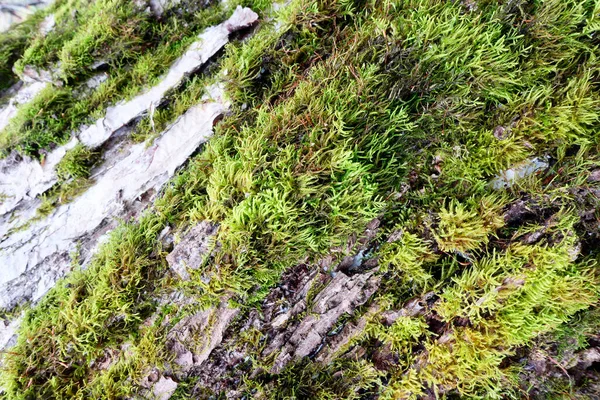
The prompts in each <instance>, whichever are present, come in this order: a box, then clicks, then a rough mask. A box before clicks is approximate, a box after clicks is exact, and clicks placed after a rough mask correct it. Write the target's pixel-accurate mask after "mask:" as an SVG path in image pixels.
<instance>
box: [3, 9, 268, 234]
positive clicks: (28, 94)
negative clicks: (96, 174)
mask: <svg viewBox="0 0 600 400" xmlns="http://www.w3.org/2000/svg"><path fill="white" fill-rule="evenodd" d="M257 20H258V15H257V14H256V13H255V12H254V11H252V10H251V9H249V8H242V7H239V6H238V7H237V8H236V10H235V11H234V13H233V14H232V16H231V17H230V18H229V19H228V20H227V21H225V22H223V23H221V24H219V25H217V26H213V27H211V28H208V29H206V30H205V31H204V32H203V33H201V34H200V35H199V36H198V39H199V40H198V41H196V42H194V43H193V44H192V45H191V46H190V48H189V49H188V51H187V52H186V53H185V54H184V55H183V56H182V57H180V58H179V59H178V60H177V61H176V62H175V63H174V64H173V65H172V66H171V68H170V70H169V72H168V73H167V74H166V75H165V76H164V77H163V79H162V80H161V82H160V83H159V84H158V85H156V86H154V87H153V88H151V89H150V90H148V91H147V92H145V93H143V94H140V95H139V96H136V97H135V98H133V99H132V100H130V101H128V102H123V103H120V104H118V105H116V106H114V107H109V108H108V109H107V110H106V115H105V116H104V117H103V118H100V119H99V120H98V121H96V123H95V124H94V125H92V126H90V127H88V128H85V129H84V130H83V131H82V132H81V133H80V134H79V141H81V143H83V144H84V145H86V146H88V147H94V148H95V147H98V146H101V145H102V144H103V143H105V142H106V141H107V140H108V139H110V138H111V137H112V136H113V134H114V133H115V132H117V131H118V130H119V129H121V128H123V127H124V126H126V125H127V124H129V123H130V122H131V121H133V120H135V119H136V118H138V117H140V116H141V115H143V114H144V113H146V112H148V111H149V110H153V109H154V108H155V107H157V106H158V105H159V104H160V103H161V101H162V100H163V98H164V96H165V94H166V93H167V92H168V91H169V90H171V89H173V88H175V87H177V86H179V85H180V84H181V83H182V82H183V81H184V80H185V79H186V78H187V76H189V75H190V74H193V73H194V72H196V71H198V70H199V69H200V68H201V67H202V66H203V65H204V64H206V62H207V61H208V60H209V59H210V58H211V57H212V56H214V55H215V54H216V53H217V52H218V51H219V50H221V49H222V48H223V47H224V46H225V45H226V44H227V43H228V41H229V35H230V34H231V33H233V32H236V31H238V30H240V29H244V28H246V27H248V26H251V25H252V24H254V23H255V22H256V21H257ZM23 78H25V77H23ZM38 78H39V77H38ZM47 85H48V83H45V82H41V81H40V82H36V81H35V80H32V83H30V84H27V85H26V86H25V87H23V88H22V89H21V90H20V91H19V93H18V94H17V96H15V100H14V102H16V103H19V104H24V103H26V102H28V101H31V100H32V99H33V98H34V97H35V95H36V94H37V93H39V92H40V91H41V90H42V89H44V88H45V87H46V86H47ZM16 112H17V107H16V106H15V105H14V104H13V102H11V103H10V104H9V106H7V107H6V108H5V109H0V130H2V129H4V128H5V127H6V125H8V123H9V121H10V119H12V117H13V116H14V115H15V114H16ZM3 125H4V126H3ZM73 140H75V141H73ZM73 140H72V141H71V142H70V143H69V144H68V145H66V146H61V147H59V148H57V149H56V150H54V151H53V152H51V153H50V154H49V156H48V157H47V158H46V160H45V162H44V164H43V165H42V164H40V163H39V162H38V161H37V160H33V159H31V158H29V157H26V158H25V159H23V160H22V161H20V162H19V161H18V160H15V159H14V158H13V159H11V160H6V161H5V160H0V194H2V198H0V216H1V215H4V214H6V213H8V212H10V211H13V210H14V209H15V208H16V207H17V206H18V205H19V203H20V202H22V201H24V200H27V199H33V198H35V197H36V196H38V195H40V194H42V193H44V192H45V191H46V190H48V189H50V187H52V185H54V184H55V183H56V182H57V176H56V171H55V168H56V165H57V164H58V163H59V162H60V160H62V158H63V157H64V155H65V153H66V151H67V150H69V149H71V148H73V147H74V146H75V144H77V142H76V139H73ZM23 177H26V178H25V179H23ZM23 222H24V221H23ZM1 233H2V232H0V234H1Z"/></svg>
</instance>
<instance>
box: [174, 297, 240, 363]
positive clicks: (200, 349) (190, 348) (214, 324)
mask: <svg viewBox="0 0 600 400" xmlns="http://www.w3.org/2000/svg"><path fill="white" fill-rule="evenodd" d="M238 313H239V310H238V309H237V308H229V307H228V306H227V302H226V301H224V302H223V303H222V304H221V305H220V306H219V307H214V308H210V309H208V310H205V311H201V312H199V313H196V314H194V315H191V316H189V317H186V318H184V319H183V320H181V321H180V322H178V323H177V325H175V326H174V327H173V329H171V331H170V332H169V333H168V335H167V348H168V349H169V351H171V352H172V353H173V354H174V355H175V363H176V364H177V365H179V367H181V372H183V373H187V372H189V371H190V370H191V369H192V368H193V367H199V366H201V365H202V364H203V363H204V362H205V361H206V360H207V359H208V357H209V356H210V353H211V352H212V351H213V350H214V349H215V347H217V346H218V345H219V344H221V341H222V340H223V333H224V332H225V329H226V328H227V326H228V325H229V323H230V322H231V321H232V320H233V319H234V318H235V317H236V316H237V315H238Z"/></svg>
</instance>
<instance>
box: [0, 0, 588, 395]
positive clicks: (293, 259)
mask: <svg viewBox="0 0 600 400" xmlns="http://www.w3.org/2000/svg"><path fill="white" fill-rule="evenodd" d="M599 7H600V6H598V5H597V2H593V1H583V2H576V1H562V0H561V1H558V0H546V1H540V2H521V3H518V4H517V5H514V4H513V2H489V1H479V2H473V4H472V7H471V6H469V5H468V4H467V3H466V2H463V3H461V2H438V1H433V0H431V1H428V0H418V1H414V0H411V1H409V0H407V1H401V0H398V1H392V0H388V1H382V2H379V1H378V2H376V1H344V2H336V1H317V0H298V1H295V2H293V3H292V4H291V5H288V6H287V7H286V8H284V9H283V11H282V14H281V16H280V18H281V19H282V27H281V28H280V30H274V29H273V26H269V25H264V26H263V27H261V28H260V29H259V30H258V32H256V34H255V35H254V36H253V37H252V38H250V39H249V40H248V41H246V42H243V43H238V44H232V45H230V46H229V47H228V48H227V52H226V56H225V59H224V60H223V61H222V64H221V66H222V69H223V72H222V73H221V75H220V76H221V77H220V78H219V79H224V80H225V81H226V86H227V91H228V94H229V96H230V98H231V99H232V102H233V105H232V114H231V115H230V116H228V117H227V118H226V119H225V120H224V121H222V122H221V123H220V124H219V125H218V126H217V127H216V133H215V137H214V138H213V139H211V141H210V142H209V143H208V144H207V145H206V147H205V148H204V149H203V151H202V153H200V154H199V155H197V156H195V157H194V158H193V159H192V160H190V162H189V165H188V166H187V167H186V169H185V170H184V171H182V172H181V173H180V174H178V175H177V176H176V177H175V178H174V179H173V181H172V182H171V184H170V186H169V187H168V189H166V191H165V194H164V195H163V196H162V197H161V199H159V200H158V201H157V203H156V204H155V205H154V207H153V208H152V209H151V210H150V211H149V212H148V213H147V214H146V215H145V216H144V217H142V219H141V220H140V221H139V222H137V223H130V224H127V225H124V226H123V227H122V228H120V229H119V230H117V232H115V233H114V234H113V236H112V237H111V239H110V240H109V242H108V243H107V244H106V245H105V246H103V248H102V251H101V253H100V254H99V255H98V256H97V257H96V258H95V260H94V261H93V263H92V266H91V267H90V269H88V270H86V271H83V272H79V273H76V274H74V275H72V276H71V277H70V278H68V279H67V280H66V281H65V282H63V284H61V285H59V286H58V287H57V288H55V289H54V290H53V291H52V292H51V293H50V294H49V296H47V298H46V299H45V300H44V301H43V302H42V303H41V304H40V305H38V306H37V307H35V308H34V309H33V310H32V311H30V313H29V314H28V317H27V319H26V323H25V326H24V327H23V330H22V332H23V333H24V334H23V335H21V339H20V342H19V344H18V345H17V347H16V348H15V354H13V355H11V356H8V357H7V359H6V366H7V372H6V374H5V375H4V381H5V387H7V389H8V396H9V398H19V397H26V396H27V395H31V396H38V397H44V396H51V397H56V398H72V397H75V398H77V397H79V398H84V397H85V396H102V393H103V392H102V391H103V390H106V391H107V392H106V393H110V395H111V396H115V397H118V396H124V395H126V394H128V393H130V392H132V391H135V382H136V379H138V378H139V377H140V376H141V375H142V373H143V370H144V368H147V367H149V366H155V365H159V364H161V362H163V363H164V362H165V361H164V360H165V359H166V360H167V361H166V363H168V362H169V361H168V356H166V355H164V354H162V353H161V351H162V350H161V349H163V348H164V347H163V344H164V341H165V337H164V336H165V329H166V328H161V327H158V326H156V325H152V326H151V327H148V326H144V325H142V321H143V320H144V318H145V317H146V316H148V315H150V314H151V313H152V312H153V311H155V310H156V306H155V305H154V304H153V303H152V301H151V298H152V297H153V296H156V295H157V294H158V293H160V292H161V290H163V289H172V288H173V286H177V287H179V288H181V289H183V290H184V291H185V293H188V294H190V295H194V296H195V298H197V299H198V301H197V306H198V307H206V306H209V305H211V304H217V303H219V302H220V301H221V300H222V298H223V296H227V298H231V301H232V302H233V303H234V304H237V305H239V306H242V307H244V309H246V310H248V309H252V308H254V307H257V306H258V305H260V304H261V302H262V300H263V299H264V298H265V296H266V295H267V294H268V293H269V291H270V290H271V289H272V287H273V286H274V285H275V284H277V282H278V281H279V279H280V277H281V274H282V273H283V272H284V271H286V270H288V269H289V268H291V267H293V266H297V265H299V264H304V265H308V266H314V265H317V261H318V260H319V259H321V258H322V257H323V256H324V255H327V254H330V253H331V252H332V249H335V250H336V251H337V253H336V255H337V256H340V257H341V256H342V255H345V254H342V253H340V252H339V250H340V249H345V248H346V245H347V243H348V239H349V238H351V237H355V236H356V235H360V232H362V231H363V230H364V227H365V226H366V225H367V223H368V222H369V221H371V220H372V219H373V218H379V219H380V221H381V223H382V225H381V226H382V227H381V231H380V232H379V234H378V235H377V237H376V238H374V239H373V241H372V243H369V245H370V249H371V251H372V254H371V255H370V257H371V258H373V259H377V260H378V263H379V267H380V269H379V272H378V273H379V274H380V276H381V286H380V288H379V290H378V292H377V293H376V294H375V295H374V297H373V298H372V299H371V302H373V303H375V304H378V305H380V306H381V307H382V308H381V309H384V310H389V309H391V310H398V309H400V308H402V307H403V306H404V305H405V303H406V302H407V301H408V300H410V299H411V298H412V297H414V296H420V295H422V294H423V293H425V292H429V293H430V294H429V297H428V299H430V302H429V303H430V304H428V305H427V307H426V308H425V309H424V311H423V312H422V315H415V316H410V315H403V316H402V317H401V318H398V319H397V320H396V321H395V322H393V323H392V324H386V323H384V321H381V319H380V318H379V315H371V316H370V317H369V321H368V324H367V327H366V328H365V331H364V332H363V334H362V335H358V336H357V338H356V339H355V340H354V341H353V342H352V343H351V345H350V346H362V347H363V349H364V351H357V352H355V353H352V354H354V355H355V354H359V356H358V359H352V360H350V359H348V358H345V354H339V357H338V358H336V359H335V360H334V362H333V364H332V365H331V366H321V365H318V364H316V363H315V362H313V361H311V360H308V359H306V360H300V361H298V363H296V364H292V365H290V366H289V367H288V368H287V369H286V370H285V372H284V373H282V374H281V375H278V376H272V375H269V374H263V375H261V376H260V377H257V376H252V377H251V376H249V375H245V376H244V380H243V382H244V383H243V384H241V389H242V390H247V391H248V392H249V393H250V392H252V393H261V394H262V395H263V397H266V396H268V395H271V396H272V397H275V398H277V397H285V396H288V397H294V396H295V397H305V398H353V397H357V398H359V397H360V396H361V395H373V396H377V395H379V396H381V397H382V398H417V397H418V396H425V395H434V396H435V395H437V396H440V397H441V396H446V395H451V394H453V393H454V394H458V395H460V396H463V397H467V398H500V397H502V396H505V397H511V396H512V397H516V396H517V395H516V394H515V393H517V392H516V390H517V387H518V381H517V379H516V377H517V376H518V373H519V365H516V364H515V363H514V362H513V361H512V359H511V358H510V357H511V356H512V355H514V354H515V351H516V350H517V349H519V348H523V347H524V346H527V345H528V344H530V343H532V341H534V340H536V338H538V337H540V335H546V334H552V332H557V334H558V332H560V331H561V330H563V329H565V328H564V327H565V326H568V324H569V323H570V322H569V321H570V320H571V319H572V318H573V317H574V316H577V315H578V313H581V312H583V310H585V309H589V308H590V307H592V305H593V304H595V303H596V302H597V299H598V280H597V276H598V274H597V264H596V263H597V260H596V258H595V257H597V256H596V255H595V254H594V253H593V251H592V250H591V249H592V248H593V247H594V243H595V242H594V240H595V238H597V219H596V220H595V219H594V218H596V217H597V215H598V214H597V213H598V211H597V210H598V199H597V196H594V193H596V192H595V191H597V190H599V189H600V188H599V183H598V182H597V180H594V179H590V178H591V177H592V174H591V171H593V170H595V169H597V168H598V166H600V159H599V158H598V155H597V153H598V146H599V144H600V142H599V141H598V134H597V132H598V128H600V126H599V125H600V124H599V120H598V116H599V115H600V108H599V107H600V98H599V97H598V90H597V89H598V82H597V79H596V78H597V75H598V72H600V69H599V67H598V63H597V61H596V60H597V57H598V56H599V54H598V46H597V40H596V39H595V33H596V31H597V29H598V20H597V18H598V17H597V15H598V10H599ZM161 49H162V47H161V46H158V45H157V46H156V47H155V48H154V51H155V52H156V54H159V55H160V54H162V53H161V51H162V50H161ZM148 54H149V55H152V54H154V53H152V52H149V53H148ZM140 60H142V59H140ZM143 60H144V61H143V62H146V61H147V59H146V58H143ZM140 62H142V61H140ZM136 65H139V70H137V71H138V72H136V73H140V74H141V73H142V71H146V70H147V68H146V66H145V64H136ZM133 70H136V69H135V68H134V69H133ZM225 70H226V71H227V74H225ZM124 73H125V72H124ZM125 76H130V75H123V77H125ZM211 79H212V78H211V77H210V76H208V77H203V78H195V80H192V81H191V82H190V83H189V84H188V85H187V86H186V87H185V88H183V90H182V91H181V92H178V93H175V94H173V95H172V101H171V102H170V104H169V105H168V106H166V107H164V108H162V109H160V110H157V112H156V113H155V114H154V115H153V117H152V118H153V119H150V118H148V119H146V120H144V121H143V122H142V124H141V125H140V127H139V131H138V135H139V138H140V139H144V138H147V137H149V136H151V135H152V134H153V133H154V131H153V129H159V128H160V127H163V126H165V125H166V124H168V123H169V122H170V121H172V120H173V119H174V118H176V117H177V116H178V115H179V114H181V113H182V112H183V111H184V110H185V109H187V108H188V107H189V106H190V105H191V104H193V103H194V101H195V100H198V98H199V97H201V95H202V93H203V89H202V87H203V84H204V83H205V82H208V81H211ZM115 82H116V81H114V80H110V81H109V82H108V83H106V86H103V87H102V88H101V89H100V90H99V91H98V93H100V94H98V95H97V96H106V97H103V98H112V97H111V96H112V94H110V95H109V94H108V93H116V91H118V90H120V89H118V90H117V89H116V88H115V89H110V90H109V89H108V88H110V87H112V86H111V85H113V84H115ZM125 92H126V91H119V93H121V94H122V93H125ZM115 98H116V95H115ZM38 111H39V110H38ZM32 112H33V111H32ZM153 127H154V128H153ZM494 133H496V135H495V134H494ZM499 133H502V135H499ZM533 156H549V157H550V159H551V161H552V163H551V166H550V167H549V168H548V169H547V170H545V171H541V172H540V173H539V174H537V175H533V176H530V177H528V178H527V179H523V180H521V181H519V182H518V183H517V184H516V185H514V186H513V187H511V188H509V189H506V190H494V189H493V188H492V187H491V186H490V184H489V182H490V181H491V180H492V179H493V177H494V175H496V174H497V173H499V172H500V171H501V170H503V169H506V168H508V167H510V166H511V165H514V164H515V163H519V162H522V161H523V160H525V159H527V158H529V157H533ZM75 165H79V164H78V162H76V163H75ZM69 174H70V176H74V175H73V173H71V172H69ZM523 204H525V206H524V205H523ZM513 207H516V208H519V207H521V209H522V210H521V213H520V214H519V213H517V214H518V215H517V216H516V217H515V218H510V215H509V214H510V213H509V214H507V211H508V210H512V208H513ZM200 220H210V221H213V222H217V223H219V225H220V229H219V234H218V238H217V239H218V242H219V243H220V247H219V248H218V251H216V252H215V254H214V255H213V257H212V258H211V259H210V260H208V261H207V262H206V264H205V265H203V266H202V267H201V268H200V269H199V270H198V271H197V274H194V276H193V277H192V280H190V281H189V282H177V281H173V280H168V279H166V280H162V279H161V277H162V275H163V273H164V267H165V261H164V253H163V252H162V248H161V244H160V242H159V241H158V240H157V235H158V233H159V232H161V231H162V229H163V228H164V227H165V226H167V225H169V226H171V227H182V228H183V227H186V226H188V225H189V224H193V223H195V222H197V221H200ZM398 232H401V234H398ZM532 233H536V236H535V238H534V239H532V236H531V234H532ZM390 236H391V238H390ZM388 239H390V240H389V241H388ZM577 249H579V250H577ZM347 251H348V252H350V251H351V249H347ZM578 252H580V254H576V253H578ZM576 256H577V257H576ZM315 268H316V267H315ZM207 278H209V279H207ZM317 290H319V288H318V287H315V289H314V291H315V292H316V291H317ZM315 292H313V293H311V296H312V294H315ZM163 311H164V312H165V313H168V314H170V313H171V312H172V313H176V310H163ZM343 318H348V316H344V317H343ZM557 329H558V330H557ZM48 332H53V334H52V335H48ZM261 337H262V334H261V333H260V332H259V333H256V332H255V333H254V334H248V335H247V337H241V338H240V343H241V345H243V344H247V343H248V342H250V343H257V342H256V341H257V340H260V339H257V338H261ZM148 338H150V339H148ZM128 340H131V341H132V343H133V344H132V346H133V347H132V351H134V353H135V354H136V356H135V357H130V358H125V359H120V361H119V362H118V363H116V364H115V365H114V366H113V367H111V368H110V369H109V370H107V371H101V370H95V369H93V368H91V367H89V365H90V362H91V361H92V360H96V359H98V357H101V356H102V354H104V352H105V351H108V350H109V349H117V348H118V347H119V346H120V345H121V344H122V343H124V342H125V341H128ZM581 345H583V340H582V344H581ZM374 348H385V349H387V350H386V351H389V352H390V354H391V355H392V359H393V360H396V361H394V362H393V363H392V365H388V366H383V367H382V366H381V365H379V364H378V363H377V360H376V359H375V357H374V350H373V349H374ZM161 360H162V361H161ZM268 361H269V360H266V359H265V358H262V357H261V355H260V354H258V353H256V354H253V358H252V360H250V361H249V362H251V363H252V365H253V366H264V365H268ZM65 365H67V367H65ZM161 365H162V364H161ZM250 370H252V368H250ZM127 376H129V377H130V379H129V380H127V379H128V378H127ZM30 382H31V383H30ZM182 390H184V389H182ZM270 390H271V391H270ZM109 397H110V396H109Z"/></svg>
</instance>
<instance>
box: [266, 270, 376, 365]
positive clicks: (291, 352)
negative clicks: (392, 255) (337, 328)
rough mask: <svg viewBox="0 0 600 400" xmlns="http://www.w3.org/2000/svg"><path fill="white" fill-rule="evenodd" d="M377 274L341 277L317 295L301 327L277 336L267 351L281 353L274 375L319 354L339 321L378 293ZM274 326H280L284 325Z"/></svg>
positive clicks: (293, 327) (291, 328) (372, 272)
mask: <svg viewBox="0 0 600 400" xmlns="http://www.w3.org/2000/svg"><path fill="white" fill-rule="evenodd" d="M376 272H377V269H375V270H371V271H369V272H366V273H364V274H356V275H353V276H348V275H346V274H344V273H341V272H340V273H338V274H337V275H336V276H335V277H334V278H333V280H332V281H331V282H330V283H329V285H328V286H327V287H326V288H325V289H323V290H322V291H321V292H320V293H319V294H317V296H316V297H315V299H314V300H313V304H314V305H313V306H312V307H311V308H310V310H309V313H308V315H307V316H306V317H305V318H304V319H303V320H302V321H301V322H300V323H299V324H297V325H295V326H291V327H289V328H288V329H285V330H284V331H283V332H281V333H279V334H277V335H276V337H275V338H274V339H273V340H272V342H271V344H270V346H269V347H268V348H267V349H266V350H265V353H266V355H269V354H271V353H273V352H275V351H278V350H280V353H279V355H278V356H277V359H276V360H275V364H274V366H273V368H272V370H271V372H272V373H279V372H281V370H282V369H283V368H284V367H285V366H286V365H287V364H288V363H289V362H290V361H293V360H299V359H301V358H303V357H306V356H308V355H310V354H311V353H313V352H315V351H317V352H318V350H319V349H320V346H321V344H322V343H323V340H324V339H325V337H326V336H327V333H328V332H329V331H330V330H331V329H332V328H333V326H334V325H335V323H336V322H337V321H338V319H339V318H340V317H341V316H342V315H343V314H346V313H348V314H349V313H352V312H353V311H354V309H355V308H356V307H359V306H361V305H363V304H364V303H365V302H366V301H367V300H368V299H369V297H371V295H372V294H373V293H374V292H375V291H376V290H377V288H378V287H379V282H380V280H381V277H380V276H379V275H377V274H376ZM278 319H279V318H277V319H276V320H278ZM273 325H275V327H276V326H281V325H283V322H281V321H278V322H277V323H276V324H273Z"/></svg>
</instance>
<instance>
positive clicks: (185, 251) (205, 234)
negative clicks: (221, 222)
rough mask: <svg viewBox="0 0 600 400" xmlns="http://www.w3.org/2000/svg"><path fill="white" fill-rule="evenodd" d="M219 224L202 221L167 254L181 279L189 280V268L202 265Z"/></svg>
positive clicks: (170, 264) (168, 259)
mask: <svg viewBox="0 0 600 400" xmlns="http://www.w3.org/2000/svg"><path fill="white" fill-rule="evenodd" d="M218 229H219V226H218V225H216V224H212V223H210V222H208V221H202V222H200V223H199V224H198V225H196V226H195V227H193V228H192V229H191V230H190V231H189V232H188V233H187V234H186V235H185V236H184V237H183V239H182V240H181V242H179V243H178V244H177V246H175V249H173V251H172V252H171V253H170V254H169V255H168V256H167V262H168V263H169V266H170V267H171V269H172V270H173V271H175V272H176V273H177V274H178V275H179V277H180V278H181V279H184V280H188V279H190V275H189V274H188V272H187V269H188V268H190V269H198V268H200V267H201V266H202V264H203V263H204V261H205V260H206V257H207V256H208V255H209V252H210V250H211V239H212V238H213V237H214V236H215V235H216V234H217V231H218Z"/></svg>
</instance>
